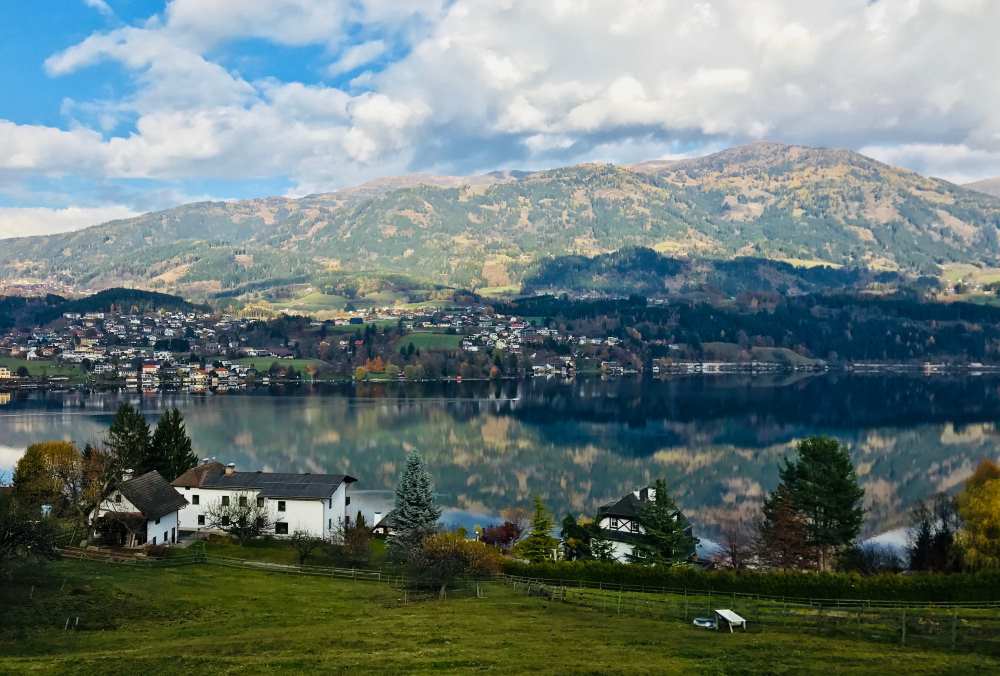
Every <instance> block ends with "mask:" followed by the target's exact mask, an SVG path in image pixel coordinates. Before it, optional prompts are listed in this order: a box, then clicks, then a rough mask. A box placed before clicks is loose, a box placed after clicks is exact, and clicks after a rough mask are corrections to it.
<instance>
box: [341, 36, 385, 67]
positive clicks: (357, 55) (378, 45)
mask: <svg viewBox="0 0 1000 676" xmlns="http://www.w3.org/2000/svg"><path fill="white" fill-rule="evenodd" d="M386 48H387V47H386V44H385V41H383V40H371V41H369V42H362V43H361V44H359V45H354V46H353V47H349V48H348V49H347V50H345V51H344V53H343V54H342V55H341V56H340V58H339V59H337V61H336V62H334V63H332V64H330V66H329V68H327V72H328V73H329V74H330V75H342V74H344V73H349V72H351V71H352V70H354V69H356V68H358V67H360V66H364V65H366V64H369V63H371V62H372V61H374V60H375V59H377V58H378V57H380V56H382V55H383V54H385V51H386Z"/></svg>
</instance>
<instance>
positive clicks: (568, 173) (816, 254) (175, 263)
mask: <svg viewBox="0 0 1000 676" xmlns="http://www.w3.org/2000/svg"><path fill="white" fill-rule="evenodd" d="M998 229H1000V198H996V197H992V196H989V195H986V194H983V193H980V192H975V191H971V190H968V189H965V188H963V187H961V186H957V185H954V184H952V183H949V182H947V181H943V180H941V179H934V178H927V177H924V176H921V175H919V174H916V173H914V172H911V171H908V170H905V169H899V168H897V167H892V166H890V165H886V164H883V163H881V162H878V161H876V160H873V159H871V158H868V157H865V156H863V155H860V154H858V153H855V152H853V151H849V150H839V149H823V148H810V147H805V146H789V145H783V144H778V143H768V142H761V143H755V144H751V145H747V146H736V147H734V148H728V149H726V150H723V151H720V152H718V153H713V154H711V155H706V156H703V157H698V158H689V159H679V160H668V161H651V162H643V163H638V164H633V165H614V164H595V163H589V164H580V165H574V166H570V167H557V168H553V169H545V170H539V171H530V172H518V171H505V172H492V173H489V174H480V175H477V176H472V177H455V176H432V175H414V176H407V177H388V178H385V179H377V180H376V181H370V182H368V183H366V184H362V185H361V186H354V187H352V188H345V189H343V190H339V191H336V192H332V193H321V194H315V195H307V196H305V197H301V198H289V197H262V198H254V199H250V200H241V201H234V202H199V203H194V204H186V205H181V206H179V207H175V208H173V209H169V210H165V211H160V212H153V213H149V214H145V215H142V216H138V217H134V218H131V219H122V220H117V221H111V222H108V223H104V224H100V225H96V226H92V227H90V228H87V229H84V230H79V231H76V232H71V233H62V234H58V235H49V236H44V237H29V238H17V239H9V240H5V242H4V244H5V246H4V247H3V249H2V251H0V278H2V279H5V280H12V279H26V280H38V279H56V280H59V281H60V282H63V283H67V284H70V285H73V286H74V287H78V288H81V289H98V288H103V287H106V286H115V285H120V284H121V283H128V284H130V285H135V286H141V287H143V288H149V289H153V290H166V291H174V292H180V293H183V294H185V295H189V296H192V297H207V296H210V295H211V294H213V293H218V292H221V291H224V290H226V289H232V288H237V287H239V286H240V285H242V284H247V283H254V282H261V281H266V280H268V279H272V278H288V277H299V276H312V275H320V274H331V273H337V272H340V271H350V272H359V271H379V272H392V273H400V274H406V275H413V276H415V277H420V278H424V279H433V280H434V281H436V282H440V283H443V284H448V285H452V286H461V287H467V288H476V289H482V288H495V287H510V286H517V285H518V284H519V283H520V282H521V280H523V279H524V278H525V276H526V275H527V274H529V273H530V271H531V270H532V269H534V268H535V267H537V265H538V264H539V262H540V261H541V260H543V259H545V258H550V257H554V256H560V255H566V254H575V255H585V256H594V255H598V254H604V253H609V252H612V251H616V250H618V249H621V248H623V247H630V246H645V247H650V248H652V249H655V250H656V251H658V252H660V253H663V254H669V255H673V256H678V255H680V256H691V257H708V258H723V259H727V258H735V257H739V256H751V257H762V258H773V259H783V260H792V261H818V262H825V263H829V264H833V265H847V266H851V267H867V268H872V269H876V270H902V271H913V272H917V273H927V272H932V271H934V270H936V269H937V267H938V266H939V265H942V264H945V263H950V262H971V263H977V264H981V265H993V264H997V263H998V261H1000V236H998V232H997V230H998Z"/></svg>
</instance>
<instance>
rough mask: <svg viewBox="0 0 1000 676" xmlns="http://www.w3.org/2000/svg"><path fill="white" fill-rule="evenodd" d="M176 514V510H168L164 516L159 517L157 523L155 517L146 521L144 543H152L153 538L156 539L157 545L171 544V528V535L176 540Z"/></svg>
mask: <svg viewBox="0 0 1000 676" xmlns="http://www.w3.org/2000/svg"><path fill="white" fill-rule="evenodd" d="M177 515H178V512H170V514H167V515H166V516H161V517H160V522H159V523H157V522H156V519H149V520H147V521H146V544H148V545H149V544H153V540H154V539H155V540H156V544H158V545H163V544H166V545H169V544H173V543H172V542H171V541H170V539H171V533H170V530H171V529H173V530H174V533H173V537H174V540H175V541H176V538H177V531H178V530H179V529H178V528H177Z"/></svg>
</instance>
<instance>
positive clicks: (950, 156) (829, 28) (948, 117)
mask: <svg viewBox="0 0 1000 676" xmlns="http://www.w3.org/2000/svg"><path fill="white" fill-rule="evenodd" d="M998 33H1000V2H998V1H995V0H809V1H808V2H802V0H704V1H691V0H687V1H679V0H253V1H252V2H248V1H247V0H32V2H16V1H15V0H0V237H13V236H23V235H30V234H46V233H51V232H59V231H65V230H72V229H77V228H80V227H85V226H87V225H92V224H95V223H99V222H104V221H107V220H110V219H114V218H125V217H128V216H130V215H134V214H138V213H143V212H146V211H150V210H156V209H163V208H168V207H170V206H175V205H177V204H182V203H186V202H191V201H198V200H206V199H240V198H247V197H260V196H265V195H288V196H297V195H304V194H309V193H315V192H325V191H331V190H335V189H337V188H340V187H345V186H350V185H355V184H357V183H360V182H363V181H366V180H369V179H372V178H377V177H380V176H389V175H399V174H407V173H416V172H427V173H436V174H470V173H479V172H484V171H491V170H495V169H513V168H518V169H538V168H545V167H552V166H562V165H566V164H572V163H578V162H585V161H610V162H635V161H641V160H649V159H660V158H671V157H685V156H692V155H700V154H705V153H708V152H713V151H716V150H719V149H722V148H725V147H728V146H732V145H737V144H741V143H747V142H751V141H755V140H761V139H767V140H772V141H780V142H785V143H798V144H805V145H817V146H830V147H843V148H850V149H854V150H858V151H860V152H863V153H865V154H867V155H870V156H872V157H875V158H876V159H880V160H883V161H886V162H890V163H892V164H896V165H899V166H903V167H907V168H910V169H913V170H915V171H919V172H921V173H924V174H929V175H933V176H938V177H941V178H946V179H948V180H952V181H955V182H966V181H971V180H975V179H979V178H985V177H991V176H998V175H1000V75H998V73H1000V39H998V38H997V35H998Z"/></svg>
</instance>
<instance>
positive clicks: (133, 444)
mask: <svg viewBox="0 0 1000 676" xmlns="http://www.w3.org/2000/svg"><path fill="white" fill-rule="evenodd" d="M104 444H105V446H107V447H108V449H109V450H110V451H111V453H112V455H113V457H114V459H115V465H116V466H117V467H118V468H120V470H132V471H133V472H135V473H137V474H138V473H139V472H140V471H141V470H142V468H143V467H144V466H145V465H146V463H147V461H148V458H149V445H150V436H149V424H148V423H147V422H146V419H145V418H144V417H143V416H142V413H140V412H139V411H138V410H137V409H136V408H135V407H133V406H132V405H131V404H129V403H127V402H126V403H124V404H122V405H121V406H120V407H118V412H117V413H116V414H115V419H114V420H112V421H111V428H110V429H109V430H108V438H107V439H106V440H105V442H104Z"/></svg>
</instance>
